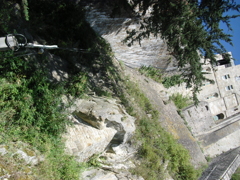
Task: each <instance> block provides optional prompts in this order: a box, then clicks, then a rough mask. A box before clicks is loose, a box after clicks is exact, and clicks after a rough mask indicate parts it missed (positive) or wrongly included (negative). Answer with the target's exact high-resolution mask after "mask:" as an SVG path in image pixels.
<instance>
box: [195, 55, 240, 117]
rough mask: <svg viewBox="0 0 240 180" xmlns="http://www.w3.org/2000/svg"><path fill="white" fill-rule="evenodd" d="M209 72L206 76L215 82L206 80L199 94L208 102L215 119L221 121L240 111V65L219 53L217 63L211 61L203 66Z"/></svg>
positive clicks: (201, 99) (201, 98)
mask: <svg viewBox="0 0 240 180" xmlns="http://www.w3.org/2000/svg"><path fill="white" fill-rule="evenodd" d="M230 54H231V53H230ZM203 70H204V71H205V72H207V73H209V74H206V77H207V78H209V79H212V80H213V83H210V82H206V83H205V84H204V86H203V87H202V91H201V92H200V94H199V96H198V97H199V99H200V101H206V102H207V103H208V107H207V109H208V110H209V111H210V112H211V113H212V115H213V119H214V120H215V121H219V120H222V119H226V118H228V117H231V116H233V115H234V114H237V113H239V112H240V107H239V100H240V96H239V94H240V65H239V66H235V64H234V61H233V60H232V58H231V61H230V62H228V61H226V60H224V58H223V57H222V56H221V55H217V64H216V66H214V67H212V66H211V65H210V64H209V63H208V64H206V65H204V66H203Z"/></svg>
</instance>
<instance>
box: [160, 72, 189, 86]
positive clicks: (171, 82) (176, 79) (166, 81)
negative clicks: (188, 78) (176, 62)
mask: <svg viewBox="0 0 240 180" xmlns="http://www.w3.org/2000/svg"><path fill="white" fill-rule="evenodd" d="M183 82H184V79H183V78H182V77H181V75H173V76H170V77H165V78H163V81H162V84H163V86H164V87H165V88H170V87H172V86H176V85H180V84H181V83H183Z"/></svg>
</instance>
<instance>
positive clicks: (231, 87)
mask: <svg viewBox="0 0 240 180" xmlns="http://www.w3.org/2000/svg"><path fill="white" fill-rule="evenodd" d="M232 89H233V86H232V85H230V86H226V87H225V90H226V91H230V90H232Z"/></svg>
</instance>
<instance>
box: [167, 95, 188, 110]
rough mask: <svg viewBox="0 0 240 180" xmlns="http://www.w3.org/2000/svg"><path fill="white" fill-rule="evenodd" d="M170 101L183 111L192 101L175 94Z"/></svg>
mask: <svg viewBox="0 0 240 180" xmlns="http://www.w3.org/2000/svg"><path fill="white" fill-rule="evenodd" d="M169 99H170V100H172V101H173V102H174V104H175V106H176V107H177V108H178V109H183V108H185V107H187V106H189V105H190V104H191V100H190V98H189V97H187V96H183V95H182V94H179V93H176V94H173V95H172V96H170V98H169Z"/></svg>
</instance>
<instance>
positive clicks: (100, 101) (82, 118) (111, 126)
mask: <svg viewBox="0 0 240 180" xmlns="http://www.w3.org/2000/svg"><path fill="white" fill-rule="evenodd" d="M67 111H68V112H69V113H71V114H72V115H71V116H69V118H70V119H71V120H72V121H73V122H74V123H75V125H74V127H68V133H67V134H65V135H64V137H65V138H66V151H67V152H68V153H70V154H72V155H75V156H77V159H78V161H86V160H87V159H88V158H89V157H90V156H92V155H93V154H99V153H102V152H104V150H105V149H106V148H107V147H109V145H110V143H111V144H112V143H115V144H117V145H119V144H122V143H123V144H124V143H126V142H128V141H129V139H130V138H131V137H132V134H133V133H134V131H135V125H134V121H135V118H133V117H132V116H130V115H128V114H127V113H126V111H125V110H124V108H123V107H122V106H121V105H120V104H118V103H117V101H116V100H115V99H109V98H108V99H107V98H101V97H88V98H87V99H77V100H76V101H75V102H74V104H73V105H72V106H71V107H70V108H68V109H67Z"/></svg>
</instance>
